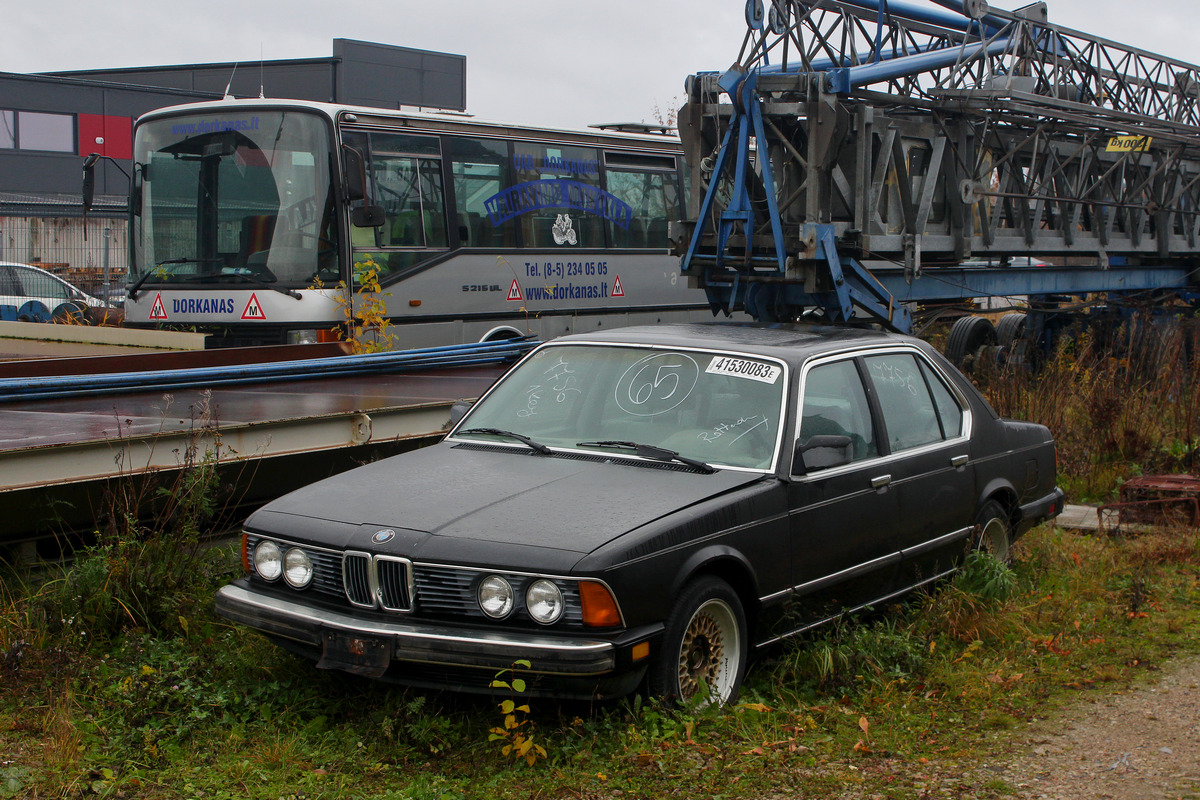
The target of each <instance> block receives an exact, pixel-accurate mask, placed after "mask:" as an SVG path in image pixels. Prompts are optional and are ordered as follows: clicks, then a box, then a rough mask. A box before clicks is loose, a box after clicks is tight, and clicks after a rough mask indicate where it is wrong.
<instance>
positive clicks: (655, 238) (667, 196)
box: [604, 153, 682, 249]
mask: <svg viewBox="0 0 1200 800" xmlns="http://www.w3.org/2000/svg"><path fill="white" fill-rule="evenodd" d="M604 159H605V164H606V170H605V182H606V184H607V188H608V191H609V192H610V193H611V194H612V195H613V196H615V197H616V198H617V199H619V200H621V201H623V202H625V203H627V204H628V205H629V208H630V212H631V213H630V216H629V220H628V224H627V225H624V226H623V225H622V224H620V223H619V222H617V221H610V222H609V232H610V235H611V237H612V244H613V246H614V247H652V248H656V249H661V248H666V247H667V246H668V245H669V241H668V239H667V223H668V221H669V220H673V219H680V218H681V215H682V211H681V210H680V208H679V182H678V179H677V177H676V171H675V159H674V158H673V157H670V156H647V155H634V154H621V153H605V154H604ZM651 168H653V171H651ZM623 222H625V220H624V219H622V220H621V223H623Z"/></svg>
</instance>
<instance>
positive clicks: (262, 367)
mask: <svg viewBox="0 0 1200 800" xmlns="http://www.w3.org/2000/svg"><path fill="white" fill-rule="evenodd" d="M537 344H538V342H536V341H533V340H532V339H530V338H528V337H526V338H523V339H506V340H504V341H500V342H488V343H485V344H465V345H451V346H447V347H430V348H424V349H420V350H398V351H389V352H385V353H366V354H362V355H352V356H333V357H327V358H313V359H307V360H303V361H284V362H269V363H263V364H246V365H238V366H233V367H198V368H194V369H165V370H152V371H147V372H117V373H111V374H105V375H65V376H62V375H54V376H48V377H39V378H15V379H11V380H0V402H3V401H6V400H30V399H49V398H55V397H79V396H86V395H96V394H113V393H125V392H139V391H166V390H171V389H181V388H189V387H190V388H207V387H210V386H230V385H234V384H245V383H273V382H281V381H297V380H306V379H310V378H329V377H332V376H335V375H355V374H370V373H385V372H386V373H393V372H411V371H414V370H422V369H438V368H444V367H465V366H476V365H480V364H497V363H501V362H503V361H507V360H515V359H516V358H518V357H520V356H522V355H524V354H525V353H526V352H528V351H529V350H531V349H533V347H535V346H536V345H537Z"/></svg>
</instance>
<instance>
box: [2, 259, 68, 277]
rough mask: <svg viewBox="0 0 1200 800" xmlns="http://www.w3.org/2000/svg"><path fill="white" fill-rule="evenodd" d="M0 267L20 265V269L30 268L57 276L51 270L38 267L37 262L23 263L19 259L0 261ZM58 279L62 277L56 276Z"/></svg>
mask: <svg viewBox="0 0 1200 800" xmlns="http://www.w3.org/2000/svg"><path fill="white" fill-rule="evenodd" d="M0 267H20V268H21V269H32V270H35V271H37V272H41V273H43V274H45V275H49V276H50V277H52V278H58V276H57V275H55V274H54V273H53V272H50V271H49V270H47V269H44V268H42V267H39V266H38V265H37V264H25V263H22V262H20V261H0ZM58 279H59V280H62V278H58Z"/></svg>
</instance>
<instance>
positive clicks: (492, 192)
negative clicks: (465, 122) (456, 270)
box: [446, 138, 517, 247]
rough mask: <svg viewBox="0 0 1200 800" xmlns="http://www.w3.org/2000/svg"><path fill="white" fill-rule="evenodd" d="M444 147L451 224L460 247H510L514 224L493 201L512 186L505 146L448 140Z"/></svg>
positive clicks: (492, 142)
mask: <svg viewBox="0 0 1200 800" xmlns="http://www.w3.org/2000/svg"><path fill="white" fill-rule="evenodd" d="M446 148H447V153H446V155H447V156H448V157H449V159H450V173H451V175H452V179H453V181H454V212H455V216H454V224H455V225H457V226H458V238H459V241H460V242H461V243H462V246H463V247H512V246H514V245H515V244H516V242H517V237H516V230H517V228H516V225H517V223H516V222H514V221H512V220H511V219H510V218H509V217H507V216H506V215H505V213H504V211H503V209H498V208H497V206H496V202H495V200H494V198H496V197H498V196H502V195H501V191H502V190H504V189H507V188H508V187H509V186H511V185H512V177H511V172H512V170H511V166H510V164H509V157H508V143H507V142H497V141H492V140H490V139H463V138H448V139H446ZM489 201H490V202H489Z"/></svg>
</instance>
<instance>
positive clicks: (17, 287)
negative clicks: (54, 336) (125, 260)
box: [0, 261, 109, 322]
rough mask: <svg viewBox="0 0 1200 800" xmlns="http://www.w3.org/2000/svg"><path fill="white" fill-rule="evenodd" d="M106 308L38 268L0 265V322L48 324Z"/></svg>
mask: <svg viewBox="0 0 1200 800" xmlns="http://www.w3.org/2000/svg"><path fill="white" fill-rule="evenodd" d="M108 307H109V306H108V304H107V303H105V302H104V301H103V300H100V299H98V298H95V297H92V296H91V295H90V294H88V293H87V292H85V291H83V290H82V289H80V288H78V287H77V286H74V285H73V284H71V283H69V282H68V281H65V280H63V279H62V278H60V277H58V276H57V275H55V274H53V273H50V272H47V271H46V270H44V269H41V268H40V267H35V266H32V265H29V264H17V263H14V262H12V261H0V319H8V320H21V321H30V322H49V321H50V320H52V319H56V318H60V317H61V316H63V315H69V314H72V313H77V312H80V311H83V310H85V309H87V308H108ZM72 309H73V311H72Z"/></svg>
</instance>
